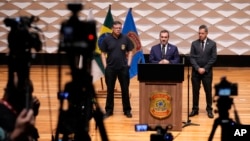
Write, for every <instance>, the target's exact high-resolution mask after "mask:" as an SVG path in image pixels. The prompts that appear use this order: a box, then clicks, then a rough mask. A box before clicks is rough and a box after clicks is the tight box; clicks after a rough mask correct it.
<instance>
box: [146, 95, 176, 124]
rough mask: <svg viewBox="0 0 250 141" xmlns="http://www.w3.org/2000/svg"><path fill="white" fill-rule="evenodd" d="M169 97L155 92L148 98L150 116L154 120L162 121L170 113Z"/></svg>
mask: <svg viewBox="0 0 250 141" xmlns="http://www.w3.org/2000/svg"><path fill="white" fill-rule="evenodd" d="M171 105H172V104H171V96H170V95H169V94H168V93H167V92H155V93H154V94H153V95H152V96H151V97H150V108H149V111H150V113H151V115H152V116H153V117H155V118H159V119H163V118H166V117H168V116H169V115H170V114H171V112H172V106H171Z"/></svg>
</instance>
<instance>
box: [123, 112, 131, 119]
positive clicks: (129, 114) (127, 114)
mask: <svg viewBox="0 0 250 141" xmlns="http://www.w3.org/2000/svg"><path fill="white" fill-rule="evenodd" d="M124 115H125V116H126V117H127V118H132V114H131V113H130V112H124Z"/></svg>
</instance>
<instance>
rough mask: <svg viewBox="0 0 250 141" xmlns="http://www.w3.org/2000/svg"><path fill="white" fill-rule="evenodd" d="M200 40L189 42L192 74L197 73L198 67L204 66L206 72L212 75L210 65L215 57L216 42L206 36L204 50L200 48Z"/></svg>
mask: <svg viewBox="0 0 250 141" xmlns="http://www.w3.org/2000/svg"><path fill="white" fill-rule="evenodd" d="M200 44H201V43H200V40H199V39H198V40H195V41H193V42H192V44H191V51H190V63H191V65H192V68H193V69H192V71H193V75H195V74H197V75H198V69H199V68H205V70H206V74H208V75H210V76H212V66H213V64H214V63H215V61H216V59H217V46H216V42H214V41H213V40H211V39H209V38H207V41H206V43H205V45H204V47H205V48H204V50H202V49H201V45H200Z"/></svg>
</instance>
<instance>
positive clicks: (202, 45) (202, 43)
mask: <svg viewBox="0 0 250 141" xmlns="http://www.w3.org/2000/svg"><path fill="white" fill-rule="evenodd" d="M201 50H202V51H203V50H204V41H201Z"/></svg>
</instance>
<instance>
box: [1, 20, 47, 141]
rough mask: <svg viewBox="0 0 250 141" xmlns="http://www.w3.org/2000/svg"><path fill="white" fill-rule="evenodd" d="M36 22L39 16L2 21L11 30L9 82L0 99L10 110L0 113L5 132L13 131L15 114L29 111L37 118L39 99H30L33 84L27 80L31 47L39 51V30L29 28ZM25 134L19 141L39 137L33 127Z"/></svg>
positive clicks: (9, 39)
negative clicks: (31, 110) (25, 110)
mask: <svg viewBox="0 0 250 141" xmlns="http://www.w3.org/2000/svg"><path fill="white" fill-rule="evenodd" d="M37 20H38V17H35V16H30V17H28V16H20V17H16V18H10V17H7V18H5V19H4V21H3V23H4V24H5V26H6V27H10V31H9V33H8V37H7V41H8V48H9V52H8V54H7V63H8V81H7V86H6V88H5V92H4V97H3V101H4V102H6V103H8V104H9V106H6V107H7V109H8V110H9V111H8V110H1V115H5V117H7V119H5V118H4V117H3V118H2V120H1V125H0V126H1V127H3V128H4V129H5V130H6V131H10V130H13V128H14V126H15V120H16V118H17V117H16V115H18V114H19V113H20V112H21V111H22V110H23V109H25V108H26V109H29V108H32V109H33V111H34V116H37V115H38V110H39V106H40V103H39V101H38V99H36V98H33V97H32V93H33V85H32V81H31V80H30V77H29V74H30V61H31V59H32V55H31V50H32V48H34V49H35V51H37V52H38V51H40V50H41V49H42V42H41V40H40V36H39V33H38V32H39V31H38V30H37V29H38V28H34V27H32V23H33V22H36V21H37ZM9 107H11V108H9ZM2 108H3V107H2ZM12 108H13V109H12ZM13 112H14V113H15V114H13ZM10 119H11V120H10ZM26 132H27V133H25V135H23V136H22V137H20V138H19V139H18V140H22V141H25V140H29V139H28V138H32V140H35V141H36V140H37V139H38V138H39V135H38V131H37V129H36V128H35V127H34V126H32V125H31V126H29V128H28V130H27V131H26Z"/></svg>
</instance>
